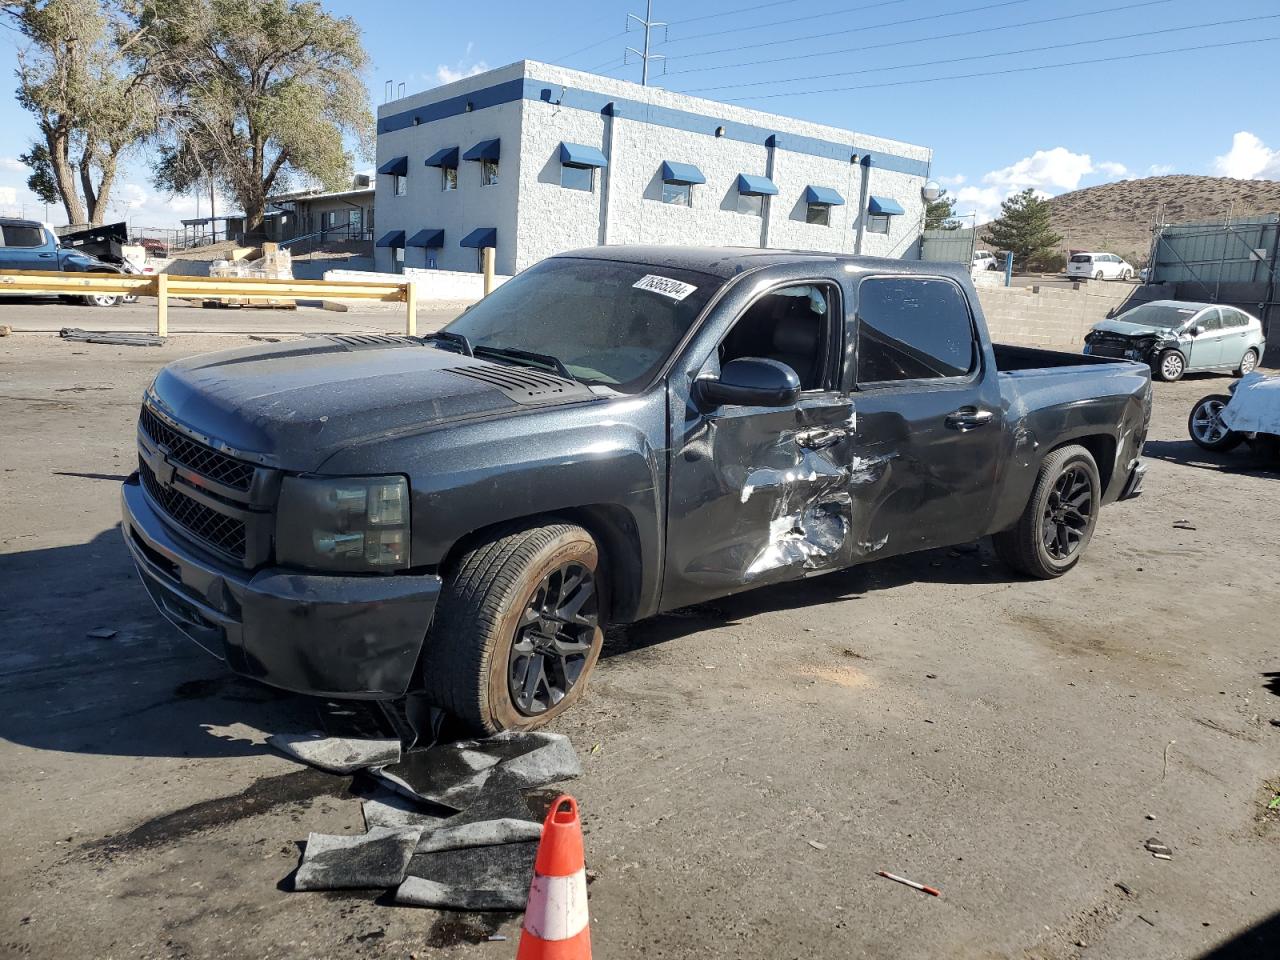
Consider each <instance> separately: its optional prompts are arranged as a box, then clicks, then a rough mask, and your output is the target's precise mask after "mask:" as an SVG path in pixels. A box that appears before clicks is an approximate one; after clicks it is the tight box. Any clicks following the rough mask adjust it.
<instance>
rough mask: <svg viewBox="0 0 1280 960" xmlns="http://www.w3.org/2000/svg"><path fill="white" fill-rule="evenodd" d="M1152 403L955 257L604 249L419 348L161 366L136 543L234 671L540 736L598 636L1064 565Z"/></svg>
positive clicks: (145, 446) (145, 442)
mask: <svg viewBox="0 0 1280 960" xmlns="http://www.w3.org/2000/svg"><path fill="white" fill-rule="evenodd" d="M1150 413H1151V384H1150V370H1149V369H1148V368H1147V367H1146V365H1144V364H1141V363H1134V362H1129V361H1126V360H1109V359H1102V358H1097V357H1079V356H1074V355H1067V354H1058V353H1051V352H1047V351H1041V350H1034V349H1026V348H1019V347H1009V346H994V345H993V344H992V343H991V342H990V340H989V338H988V334H987V329H986V324H985V322H984V320H983V315H982V309H981V307H980V305H979V303H978V300H977V297H976V295H975V293H974V288H973V286H972V283H971V281H970V279H969V276H968V272H967V270H966V269H965V268H964V267H963V265H960V266H949V265H939V264H928V263H913V262H908V261H899V260H879V259H871V258H865V257H848V256H840V255H829V254H816V253H799V252H781V251H772V250H729V249H686V248H674V247H621V246H619V247H601V248H598V249H593V250H586V251H580V252H576V253H568V254H564V255H561V256H556V257H552V258H550V259H547V260H545V261H543V262H541V263H539V264H537V265H535V266H534V267H532V268H530V269H529V270H526V271H525V272H524V273H522V274H520V275H519V276H517V277H515V278H514V279H512V280H510V281H509V282H507V283H506V284H505V285H503V286H502V287H500V288H499V289H498V290H497V291H495V292H494V293H493V294H491V295H490V296H488V297H486V298H485V299H484V300H482V301H480V302H479V303H477V304H476V305H474V306H473V307H472V308H471V309H469V310H468V311H467V312H466V313H464V314H462V315H461V316H460V317H458V318H457V319H456V320H454V321H453V322H452V323H451V324H449V325H448V327H446V328H445V329H444V331H442V332H440V333H437V334H434V335H431V336H427V337H421V338H415V337H396V336H331V337H325V338H314V339H307V340H301V341H293V342H285V343H279V344H272V345H262V346H255V347H250V348H246V349H239V350H232V351H228V352H223V353H215V354H210V355H205V356H198V357H193V358H190V359H187V360H182V361H179V362H177V363H174V364H172V365H170V366H168V367H166V368H164V369H163V370H161V371H160V373H159V374H158V375H157V376H156V378H155V380H154V382H153V383H152V384H151V386H150V387H149V388H148V390H147V391H146V394H145V397H144V400H143V408H142V412H141V417H140V419H139V422H138V454H139V457H138V460H139V462H138V472H137V473H135V474H133V475H132V476H131V477H130V478H129V479H128V480H127V481H126V482H125V483H124V485H123V491H122V494H123V511H124V523H123V532H124V537H125V541H126V543H127V545H128V548H129V550H130V551H131V553H132V556H133V559H134V561H135V562H136V564H137V567H138V570H139V572H140V574H141V577H142V580H143V582H144V583H145V584H146V586H147V589H148V590H149V591H150V593H151V595H152V597H153V598H154V599H155V601H156V604H157V605H158V607H159V608H160V610H161V611H162V612H163V613H164V615H165V616H167V617H168V618H169V619H170V620H171V621H173V622H174V623H175V624H176V625H177V626H178V627H179V628H180V629H181V630H183V631H184V632H185V633H187V634H188V635H189V636H190V637H191V638H192V639H194V640H195V641H196V642H197V643H199V644H200V645H202V646H204V647H205V648H206V649H208V650H209V651H210V652H212V653H214V654H216V655H217V656H219V657H222V658H224V659H225V660H226V661H227V663H228V664H229V665H230V667H231V669H232V670H234V671H236V672H237V673H240V674H242V675H244V676H247V677H252V678H256V679H258V680H261V681H263V682H266V683H268V684H272V685H275V686H278V687H282V688H285V689H288V690H293V691H298V692H302V693H308V694H316V695H322V696H325V697H330V698H352V699H364V700H375V701H380V702H382V703H383V704H388V703H395V702H400V703H403V702H405V701H406V699H413V700H414V701H415V702H417V703H427V704H431V705H434V706H435V707H439V708H441V709H443V710H445V711H447V712H449V713H452V714H454V715H456V716H458V717H460V718H462V720H463V721H465V722H466V723H467V724H468V725H469V726H470V727H472V728H474V729H475V730H477V731H487V732H492V731H496V730H500V729H508V728H528V727H533V726H537V725H539V724H541V723H544V722H546V721H547V720H549V719H551V718H553V717H555V716H556V715H558V714H559V713H561V712H563V711H564V710H566V709H567V708H568V707H569V706H570V705H572V704H573V702H574V701H575V700H576V699H577V698H579V697H580V696H581V694H582V690H583V685H584V683H585V682H586V678H587V676H588V674H589V673H590V672H591V670H592V668H593V667H594V665H595V663H596V659H597V657H598V656H599V654H600V648H601V644H602V642H603V632H602V627H603V626H604V625H605V624H606V623H626V622H630V621H635V620H638V619H641V618H644V617H649V616H652V615H654V614H657V613H660V612H662V611H664V610H671V609H674V608H678V607H683V606H687V605H689V604H695V603H699V602H702V601H707V600H711V599H714V598H716V597H722V596H725V595H727V594H732V593H735V592H737V591H741V590H746V589H749V588H752V587H756V586H760V585H764V584H772V583H778V582H781V581H786V580H791V579H794V578H798V577H808V576H814V575H817V574H823V573H828V572H831V571H834V570H840V569H843V568H846V567H849V566H851V565H854V564H859V563H863V562H866V561H869V560H874V559H879V558H883V557H890V556H894V555H897V554H903V553H908V552H910V551H915V550H927V549H929V548H933V547H943V546H947V545H951V544H958V543H964V542H967V541H972V540H974V539H976V538H978V537H982V536H985V535H992V536H993V537H994V541H995V545H996V548H997V550H998V552H999V554H1000V556H1001V557H1002V558H1004V559H1005V560H1006V561H1007V562H1008V563H1009V564H1011V565H1012V566H1013V567H1014V568H1016V569H1017V570H1020V571H1022V572H1024V573H1026V574H1030V575H1031V576H1035V577H1056V576H1059V575H1061V574H1063V573H1065V572H1067V571H1068V570H1070V569H1071V568H1072V567H1073V566H1075V564H1076V563H1077V562H1078V561H1079V560H1080V557H1081V555H1082V554H1083V553H1084V551H1085V550H1086V548H1087V547H1088V544H1089V541H1090V538H1091V536H1092V535H1093V532H1094V529H1095V526H1096V524H1097V522H1098V517H1099V510H1100V508H1101V507H1102V506H1103V505H1105V504H1107V503H1110V502H1112V501H1114V500H1116V499H1117V498H1120V497H1127V496H1132V495H1134V494H1136V493H1137V492H1138V489H1139V487H1140V485H1141V481H1142V475H1143V465H1142V464H1141V463H1140V461H1139V456H1140V454H1141V450H1142V445H1143V441H1144V439H1145V436H1146V431H1147V423H1148V420H1149V417H1150Z"/></svg>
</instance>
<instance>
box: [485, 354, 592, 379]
mask: <svg viewBox="0 0 1280 960" xmlns="http://www.w3.org/2000/svg"><path fill="white" fill-rule="evenodd" d="M471 355H472V356H473V357H498V358H500V359H502V360H514V361H515V362H516V363H521V364H524V365H525V366H535V367H550V368H551V369H552V370H554V371H555V372H556V373H558V374H560V376H562V377H564V378H565V379H566V380H573V381H577V380H578V378H577V377H575V376H574V375H573V374H572V373H570V372H569V369H568V367H566V366H565V365H564V364H563V363H561V362H560V361H559V359H557V358H556V357H553V356H551V354H549V353H532V352H531V351H529V350H516V349H515V348H514V347H476V348H475V350H474V351H472V354H471Z"/></svg>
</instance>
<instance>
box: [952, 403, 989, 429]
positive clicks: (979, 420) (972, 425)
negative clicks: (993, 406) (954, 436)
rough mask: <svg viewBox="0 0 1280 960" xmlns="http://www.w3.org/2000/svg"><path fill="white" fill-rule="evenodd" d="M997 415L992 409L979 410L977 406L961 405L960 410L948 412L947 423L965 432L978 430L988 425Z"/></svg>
mask: <svg viewBox="0 0 1280 960" xmlns="http://www.w3.org/2000/svg"><path fill="white" fill-rule="evenodd" d="M995 416H996V415H995V414H994V413H992V412H991V411H990V410H979V409H978V408H977V407H961V408H960V409H959V410H955V411H952V412H951V413H949V414H947V419H946V424H947V426H948V427H951V429H953V430H959V431H960V432H961V433H964V432H965V431H967V430H976V429H977V428H978V427H984V426H986V425H987V424H988V423H990V422H991V421H992V420H994V419H995Z"/></svg>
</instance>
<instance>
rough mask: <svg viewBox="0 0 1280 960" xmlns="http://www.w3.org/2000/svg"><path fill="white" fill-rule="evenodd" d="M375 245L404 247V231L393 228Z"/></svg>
mask: <svg viewBox="0 0 1280 960" xmlns="http://www.w3.org/2000/svg"><path fill="white" fill-rule="evenodd" d="M374 246H375V247H403V246H404V231H403V230H392V231H391V232H390V233H384V234H383V235H382V239H381V240H379V241H378V242H377V243H375V244H374Z"/></svg>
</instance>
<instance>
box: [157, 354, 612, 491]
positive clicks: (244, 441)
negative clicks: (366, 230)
mask: <svg viewBox="0 0 1280 960" xmlns="http://www.w3.org/2000/svg"><path fill="white" fill-rule="evenodd" d="M459 371H462V372H459ZM592 396H593V395H592V393H591V391H590V389H589V388H587V387H585V386H582V385H581V384H577V383H573V382H572V381H567V380H561V379H560V378H559V377H555V376H552V375H550V374H544V373H543V372H542V371H538V370H531V369H527V368H519V367H509V366H505V365H502V364H497V363H489V362H487V361H485V360H480V359H475V358H472V357H466V356H462V355H461V354H457V353H452V352H449V351H446V350H442V349H439V348H437V347H434V346H432V345H430V344H424V343H423V342H422V341H420V340H417V339H415V338H410V337H389V336H334V337H316V338H313V339H308V340H304V341H293V342H288V343H279V344H269V345H264V346H260V347H247V348H243V349H238V350H226V351H221V352H218V353H208V354H203V355H201V356H196V357H190V358H188V359H186V360H180V361H178V362H177V363H173V364H170V365H169V366H167V367H165V368H164V369H163V370H161V371H160V373H159V374H157V376H156V378H155V381H154V382H153V383H152V385H151V387H150V388H149V390H148V391H147V399H148V402H149V403H151V404H152V405H154V406H156V407H158V408H159V409H160V410H161V411H163V412H164V413H166V414H168V415H169V416H170V417H172V418H173V419H175V420H177V421H178V422H179V423H180V424H182V425H184V426H186V427H189V428H190V429H191V430H192V431H193V432H195V433H196V434H198V435H199V436H201V437H202V438H203V439H205V440H206V442H209V443H211V444H212V445H213V446H215V447H218V448H220V449H224V450H227V451H228V452H230V453H233V454H235V455H237V456H240V457H243V458H245V459H249V460H252V461H254V462H257V463H263V464H266V465H269V466H275V467H281V468H284V469H289V470H298V471H304V472H305V471H309V470H316V469H318V468H319V467H320V465H321V464H322V463H323V462H324V461H325V460H326V459H327V458H328V457H329V456H330V455H331V454H333V453H334V452H336V451H338V450H340V449H343V448H344V447H348V446H351V445H353V444H358V443H364V442H368V441H370V440H376V439H379V438H391V437H396V436H402V435H405V434H411V433H414V432H418V431H420V430H423V429H427V428H430V427H435V426H438V425H440V424H444V423H449V422H455V421H458V420H465V419H469V418H473V417H482V416H486V415H492V414H502V413H514V412H518V411H520V410H524V409H531V408H537V407H542V406H546V405H547V404H550V403H565V402H569V401H572V400H584V399H590V398H591V397H592Z"/></svg>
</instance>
